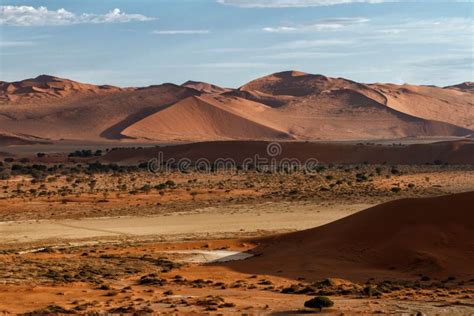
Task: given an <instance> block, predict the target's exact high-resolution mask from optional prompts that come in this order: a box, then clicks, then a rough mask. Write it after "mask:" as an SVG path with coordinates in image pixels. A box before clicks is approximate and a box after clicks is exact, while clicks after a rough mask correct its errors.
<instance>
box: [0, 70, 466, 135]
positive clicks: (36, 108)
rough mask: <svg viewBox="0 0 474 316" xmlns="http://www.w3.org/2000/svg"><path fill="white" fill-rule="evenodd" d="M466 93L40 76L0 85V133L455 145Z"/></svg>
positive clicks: (312, 80) (298, 82)
mask: <svg viewBox="0 0 474 316" xmlns="http://www.w3.org/2000/svg"><path fill="white" fill-rule="evenodd" d="M470 87H472V85H471V84H470V83H464V84H461V85H458V86H453V87H446V88H437V87H425V86H423V87H421V86H410V85H403V86H398V85H391V84H372V85H367V84H362V83H357V82H354V81H350V80H347V79H343V78H329V77H325V76H322V75H311V74H306V73H302V72H295V71H287V72H281V73H276V74H272V75H269V76H265V77H262V78H259V79H256V80H253V81H251V82H249V83H247V84H245V85H243V86H242V87H240V88H239V89H236V90H231V89H225V88H221V87H218V86H215V85H212V84H208V83H203V82H197V81H188V82H186V83H184V84H183V85H182V86H177V85H174V84H162V85H158V86H150V87H146V88H125V89H122V88H117V87H112V86H96V85H90V84H84V83H78V82H75V81H71V80H67V79H61V78H57V77H52V76H46V75H42V76H39V77H37V78H33V79H27V80H23V81H18V82H11V83H9V82H0V126H1V127H2V129H3V130H4V131H8V132H9V133H12V134H28V135H32V136H35V137H39V138H43V139H49V140H61V139H68V140H84V141H101V140H117V141H118V140H122V141H124V140H127V139H129V138H133V139H135V140H139V141H157V140H159V141H175V140H183V141H195V140H227V139H234V140H238V139H254V140H258V139H297V140H358V139H393V138H403V137H451V136H460V137H464V136H468V135H471V134H474V132H473V129H474V110H473V106H474V105H473V102H472V92H469V91H471V90H469V89H470ZM188 97H195V98H192V99H189V100H184V99H186V98H188Z"/></svg>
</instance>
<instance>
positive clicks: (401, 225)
mask: <svg viewBox="0 0 474 316" xmlns="http://www.w3.org/2000/svg"><path fill="white" fill-rule="evenodd" d="M473 203H474V192H467V193H460V194H453V195H448V196H440V197H434V198H416V199H401V200H396V201H391V202H388V203H383V204H380V205H377V206H375V207H372V208H369V209H366V210H364V211H361V212H358V213H356V214H354V215H351V216H348V217H345V218H343V219H340V220H337V221H335V222H332V223H329V224H326V225H324V226H320V227H317V228H313V229H308V230H304V231H299V232H295V233H289V234H284V235H277V236H271V237H268V238H263V239H259V240H256V242H257V243H258V244H259V246H258V247H257V248H256V249H254V251H253V252H255V253H257V254H258V256H256V257H254V258H250V259H247V260H244V261H239V262H231V263H227V264H226V265H227V266H229V267H231V268H233V269H235V270H237V271H240V272H245V273H248V274H270V275H278V276H281V277H289V278H293V279H297V278H299V277H305V278H306V280H309V281H314V280H321V279H324V278H330V277H339V278H347V279H351V280H358V281H366V280H367V279H368V278H369V277H377V278H388V279H390V278H397V279H400V278H420V275H426V276H428V277H430V278H433V277H438V278H447V277H458V278H459V277H461V278H463V277H468V278H470V277H472V275H474V265H472V262H473V261H474V244H473V240H474V211H473V210H472V205H473Z"/></svg>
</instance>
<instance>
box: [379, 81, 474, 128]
mask: <svg viewBox="0 0 474 316" xmlns="http://www.w3.org/2000/svg"><path fill="white" fill-rule="evenodd" d="M371 87H373V88H374V89H375V90H377V91H379V92H380V93H382V94H383V95H384V96H385V97H386V98H387V101H386V105H387V106H388V107H390V108H392V109H394V110H397V111H400V112H403V113H405V114H409V115H412V116H415V117H420V118H424V119H429V120H435V121H443V122H447V123H451V124H454V125H457V126H461V127H464V128H468V129H471V130H472V129H474V98H473V95H472V92H471V93H469V92H467V90H464V89H457V90H453V89H441V88H437V87H426V86H413V85H402V86H398V85H393V84H385V85H381V84H378V85H371ZM459 87H464V85H459ZM466 87H467V86H466ZM471 89H472V88H471Z"/></svg>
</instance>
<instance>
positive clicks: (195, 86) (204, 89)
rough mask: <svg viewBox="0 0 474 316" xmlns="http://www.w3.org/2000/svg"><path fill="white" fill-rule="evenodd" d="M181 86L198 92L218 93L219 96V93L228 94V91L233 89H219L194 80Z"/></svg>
mask: <svg viewBox="0 0 474 316" xmlns="http://www.w3.org/2000/svg"><path fill="white" fill-rule="evenodd" d="M181 86H182V87H186V88H191V89H195V90H197V91H200V92H204V93H217V94H219V93H224V92H228V91H230V90H231V89H227V88H222V87H219V86H216V85H213V84H210V83H207V82H201V81H193V80H188V81H186V82H185V83H183V84H182V85H181Z"/></svg>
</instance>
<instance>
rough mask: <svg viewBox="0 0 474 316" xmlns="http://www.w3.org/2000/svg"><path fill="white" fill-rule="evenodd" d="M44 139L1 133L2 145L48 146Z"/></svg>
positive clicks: (0, 143)
mask: <svg viewBox="0 0 474 316" xmlns="http://www.w3.org/2000/svg"><path fill="white" fill-rule="evenodd" d="M47 143H48V142H47V141H46V140H44V139H41V138H37V137H32V136H29V135H18V134H12V133H7V132H2V131H0V145H2V146H11V145H33V144H47Z"/></svg>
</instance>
